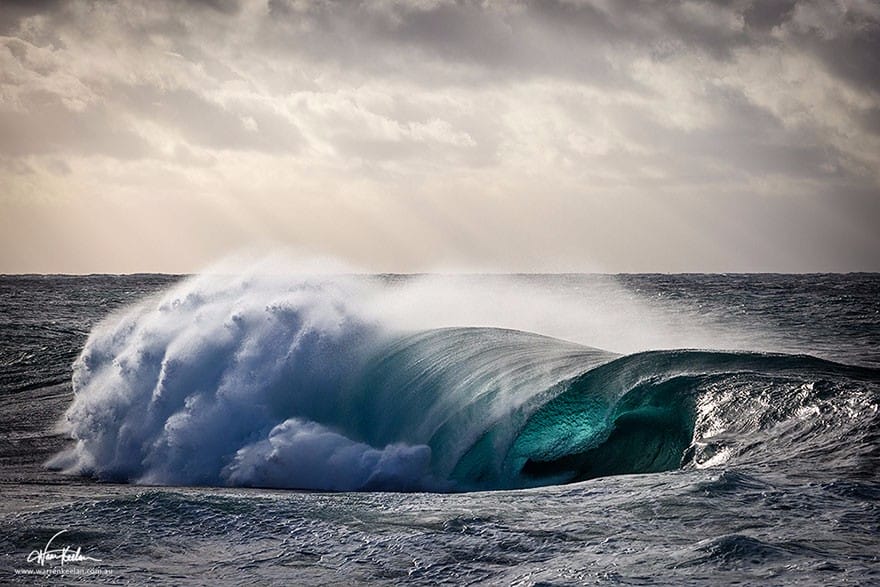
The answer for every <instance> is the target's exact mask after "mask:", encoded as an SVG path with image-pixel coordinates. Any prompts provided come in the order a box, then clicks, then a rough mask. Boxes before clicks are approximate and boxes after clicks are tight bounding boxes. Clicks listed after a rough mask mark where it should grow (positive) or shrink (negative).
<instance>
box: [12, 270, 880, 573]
mask: <svg viewBox="0 0 880 587" xmlns="http://www.w3.org/2000/svg"><path fill="white" fill-rule="evenodd" d="M0 286H2V289H0V295H2V307H3V310H4V312H3V317H2V319H0V327H2V330H0V332H2V336H3V338H2V340H3V343H4V344H3V349H2V354H0V361H2V363H0V365H2V372H0V385H2V388H0V399H2V402H3V411H2V420H3V421H2V424H3V427H2V432H0V442H2V445H0V466H2V469H0V470H2V473H0V489H2V492H3V498H4V499H3V500H2V501H3V505H2V506H0V509H2V511H3V512H4V515H3V518H2V522H0V529H2V531H3V532H2V534H3V537H2V539H0V555H2V556H3V558H2V559H0V560H2V566H0V573H2V575H0V578H2V579H3V580H4V581H7V582H22V583H25V582H28V581H32V577H30V576H28V575H25V574H22V572H21V571H22V569H26V568H27V567H28V563H27V561H26V560H25V559H26V558H27V554H28V553H29V552H30V551H32V550H33V549H34V548H38V547H39V546H40V545H42V544H45V542H46V540H47V539H49V538H50V537H52V536H53V534H55V533H56V532H58V531H60V530H65V533H64V534H63V536H64V537H65V538H64V539H65V540H66V541H67V542H76V543H77V544H78V545H81V547H82V549H83V550H84V551H86V550H87V551H89V552H91V553H96V556H95V558H96V559H100V562H91V563H79V566H80V568H83V567H89V568H92V569H93V570H94V571H95V572H98V571H101V572H102V574H101V575H65V580H67V581H70V582H85V583H90V584H91V583H95V582H100V583H111V584H112V583H128V582H142V581H143V582H152V583H156V584H187V583H188V584H203V583H204V582H215V581H219V582H223V583H232V584H238V583H241V584H251V583H252V582H253V581H258V582H282V581H283V582H293V583H297V584H322V583H327V582H330V583H334V584H335V583H343V584H351V583H379V584H385V583H388V584H399V583H401V582H408V583H414V584H438V583H448V584H462V583H488V584H521V585H537V584H542V585H551V584H552V585H569V584H585V583H587V584H592V583H605V582H608V583H623V584H669V583H677V584H701V585H702V584H718V583H727V582H740V583H750V584H767V583H773V584H788V583H798V584H802V583H807V584H847V583H853V584H866V583H871V582H876V581H878V580H880V562H878V555H877V552H880V548H878V546H880V539H878V537H880V516H878V497H880V490H878V485H877V481H878V473H877V471H878V461H880V451H878V438H880V434H878V431H880V426H878V424H880V407H878V404H880V350H878V349H880V305H878V299H880V296H878V293H880V276H877V275H874V274H861V275H845V276H843V275H807V276H783V275H751V276H750V275H690V276H661V275H644V276H604V275H544V276H540V275H539V276H531V275H511V276H501V275H495V276H492V275H483V276H461V275H458V276H456V275H446V276H442V275H424V276H395V275H357V274H353V272H350V271H347V268H343V267H334V268H332V270H331V271H329V272H328V271H323V272H315V271H312V268H311V267H308V268H303V267H297V268H293V267H291V266H289V265H288V264H286V263H285V262H279V261H278V260H277V259H272V260H263V261H253V260H249V261H248V262H247V263H242V262H241V261H228V262H224V263H221V264H219V265H216V266H214V267H212V268H210V269H209V270H206V271H205V272H202V273H200V274H198V275H194V276H189V277H176V276H160V275H150V276H146V275H145V276H91V277H62V276H31V277H13V276H9V277H3V278H0ZM97 555H100V556H97Z"/></svg>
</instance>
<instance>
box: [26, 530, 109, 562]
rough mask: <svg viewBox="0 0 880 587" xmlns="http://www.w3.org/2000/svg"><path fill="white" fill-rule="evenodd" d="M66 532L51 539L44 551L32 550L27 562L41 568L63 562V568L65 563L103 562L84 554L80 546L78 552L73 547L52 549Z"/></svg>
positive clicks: (63, 531) (59, 532)
mask: <svg viewBox="0 0 880 587" xmlns="http://www.w3.org/2000/svg"><path fill="white" fill-rule="evenodd" d="M65 532H67V530H60V531H58V532H56V533H55V535H54V536H52V538H50V539H49V542H47V543H46V548H43V549H42V550H32V551H31V553H30V554H29V555H28V557H27V562H29V563H36V564H38V565H40V566H41V567H42V566H44V565H45V564H46V563H47V562H51V561H61V566H64V563H80V562H84V561H92V562H96V563H99V562H101V559H99V558H92V557H90V556H85V555H84V554H82V547H80V546H78V547H77V548H76V550H74V549H73V547H72V546H64V547H61V548H52V543H53V542H54V541H55V539H56V538H58V537H59V536H61V535H62V534H64V533H65Z"/></svg>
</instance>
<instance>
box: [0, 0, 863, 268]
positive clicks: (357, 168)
mask: <svg viewBox="0 0 880 587" xmlns="http://www.w3.org/2000/svg"><path fill="white" fill-rule="evenodd" d="M241 250H249V251H253V250H266V251H278V250H285V251H291V254H295V255H299V256H304V257H311V256H319V257H333V258H336V259H339V260H342V261H344V262H346V263H350V264H351V265H352V266H356V267H359V268H363V269H364V270H366V271H377V272H425V271H499V272H561V271H575V272H576V271H585V272H594V271H598V272H701V271H705V272H734V271H739V272H750V271H780V272H810V271H840V272H845V271H865V270H867V271H880V3H878V2H876V1H871V0H768V1H760V2H759V1H757V0H732V1H730V2H721V1H720V0H719V1H656V2H651V1H636V0H511V1H500V0H483V1H476V0H473V1H453V0H360V1H357V0H353V1H342V0H268V1H253V2H246V1H243V0H242V1H236V0H201V1H189V2H183V1H178V2H172V1H164V0H155V1H151V2H135V1H131V2H129V1H100V0H97V1H95V0H93V1H77V0H73V1H61V2H59V1H52V0H39V1H35V0H30V1H26V0H4V2H3V3H2V4H0V273H92V272H96V273H98V272H100V273H131V272H168V273H183V272H193V271H197V270H199V269H200V267H202V266H204V265H206V264H209V263H211V262H213V261H214V260H216V259H218V258H220V257H223V256H224V255H228V254H231V253H236V252H238V251H241Z"/></svg>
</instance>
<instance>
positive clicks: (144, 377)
mask: <svg viewBox="0 0 880 587" xmlns="http://www.w3.org/2000/svg"><path fill="white" fill-rule="evenodd" d="M364 287H365V286H364V285H363V284H362V283H359V282H356V281H355V280H346V279H340V278H332V279H331V278H325V279H321V278H312V279H307V280H305V279H304V280H300V281H291V280H290V279H288V278H280V277H278V278H273V277H253V276H251V277H239V278H219V277H205V276H202V277H198V278H194V279H191V280H188V281H186V282H184V283H182V284H180V285H178V286H176V287H175V288H173V289H172V290H171V291H169V292H167V293H166V294H165V295H164V296H162V297H160V298H155V299H150V300H146V301H144V302H143V303H141V304H139V305H137V306H136V307H132V308H130V309H128V310H127V311H125V312H124V313H121V314H118V315H115V316H112V317H110V318H108V319H107V320H105V321H104V322H103V323H102V324H101V325H100V326H98V327H97V328H96V329H95V330H94V331H93V332H92V333H91V335H90V337H89V340H88V342H87V344H86V346H85V348H84V350H83V352H82V354H81V355H80V357H79V359H78V360H77V362H76V364H75V366H74V380H73V382H74V389H75V392H76V396H75V399H74V402H73V404H72V405H71V407H70V408H69V409H68V411H67V413H66V416H65V420H64V422H63V423H62V425H63V427H64V429H65V431H66V432H67V433H68V434H69V435H70V436H71V437H72V438H73V439H74V440H75V441H76V444H75V446H74V447H73V448H72V449H70V450H68V451H66V452H64V453H62V454H60V455H58V456H56V457H55V458H54V459H53V460H52V461H51V462H50V463H49V466H51V467H53V468H58V469H63V470H65V471H66V472H69V473H76V474H87V475H93V476H95V477H97V478H100V479H104V480H113V481H124V482H131V483H147V484H171V485H233V486H260V487H282V488H300V489H316V490H332V491H347V490H400V491H418V490H430V491H462V490H472V489H499V488H522V487H529V486H537V485H546V484H552V483H564V482H571V481H579V480H584V479H590V478H594V477H601V476H606V475H618V474H629V473H650V472H660V471H666V470H670V469H676V468H679V467H682V466H711V464H712V463H714V462H720V460H721V459H722V458H725V459H726V458H731V457H732V456H734V457H736V458H740V459H741V460H742V462H744V463H745V462H750V460H752V461H754V460H756V459H757V460H758V461H760V460H761V459H764V458H767V459H769V458H774V457H771V456H768V455H770V454H771V453H772V452H773V451H776V454H777V455H778V454H779V451H788V453H787V454H789V455H791V454H794V453H795V452H797V451H801V452H803V453H804V454H806V453H807V452H808V449H809V448H810V447H811V446H812V445H814V444H821V443H823V442H827V438H826V437H825V436H823V432H822V430H827V429H828V427H829V426H831V427H832V428H835V427H836V428H837V429H838V430H837V432H838V434H839V433H840V432H841V430H842V429H843V427H847V426H848V427H849V428H850V429H851V430H852V431H854V437H853V438H854V440H853V442H854V443H857V442H858V439H859V435H863V434H865V433H866V432H865V431H866V430H871V429H876V426H875V425H876V420H877V407H876V396H875V395H872V394H873V393H874V392H873V391H870V390H868V389H867V388H866V387H865V385H864V382H866V381H869V382H876V381H877V380H878V376H877V372H876V371H873V370H870V369H864V368H862V369H857V368H851V367H846V366H843V365H838V364H835V363H830V362H826V361H820V360H818V359H814V358H811V357H793V356H784V355H762V354H750V353H716V352H700V351H657V352H646V353H637V354H633V355H627V356H623V357H621V356H619V355H616V354H614V353H609V352H606V351H602V350H598V349H594V348H590V347H586V346H582V345H578V344H574V343H570V342H565V341H561V340H558V339H554V338H548V337H545V336H540V335H537V334H532V333H527V332H522V331H515V330H505V329H497V328H473V327H471V328H441V329H432V330H426V331H425V330H423V331H414V332H408V331H406V330H405V329H402V328H401V327H400V325H399V324H398V325H397V326H395V327H391V326H389V325H388V324H387V323H385V322H383V320H382V319H381V318H380V317H378V315H376V314H371V313H370V312H369V311H367V310H365V309H364V308H363V300H364V299H365V292H364V291H363V288H364ZM859 394H862V395H861V396H859V397H860V398H861V399H860V400H859V401H861V402H862V404H863V408H864V406H868V407H867V408H865V409H868V411H867V412H865V411H864V409H863V410H862V411H861V412H860V413H859V414H852V413H849V414H847V413H844V411H842V410H843V409H844V408H843V406H845V405H847V402H849V403H850V404H851V403H852V399H853V398H854V397H856V396H858V395H859ZM844 396H846V398H844V399H845V401H844V399H841V398H843V397H844ZM872 402H873V403H872ZM870 406H873V407H870ZM823 410H824V411H823ZM870 410H873V412H871V411H870ZM819 424H821V426H820V425H819ZM760 434H765V435H767V436H768V438H776V439H778V442H777V444H776V445H774V446H772V447H770V448H766V449H762V448H761V447H758V448H754V447H753V448H750V449H749V450H748V451H746V450H741V449H742V446H743V443H742V442H737V441H736V438H751V439H754V438H755V437H756V435H760ZM826 434H827V433H826ZM786 435H793V437H792V438H796V441H795V440H793V439H792V438H788V437H787V436H786ZM732 438H733V440H731V439H732ZM770 444H772V443H770ZM840 450H844V449H842V448H841V449H840ZM738 455H739V456H738Z"/></svg>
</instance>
